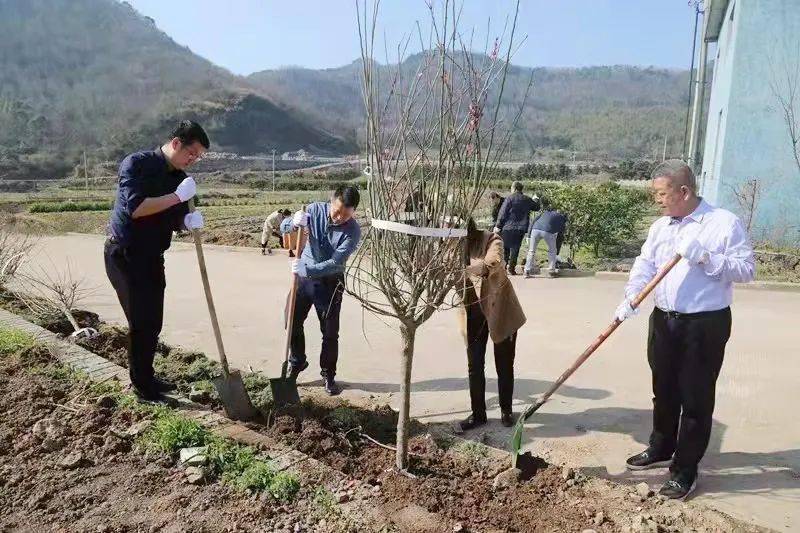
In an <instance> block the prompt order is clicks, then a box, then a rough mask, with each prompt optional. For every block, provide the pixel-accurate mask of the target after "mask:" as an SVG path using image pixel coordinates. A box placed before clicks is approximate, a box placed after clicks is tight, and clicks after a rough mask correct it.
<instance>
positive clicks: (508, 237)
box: [501, 229, 526, 268]
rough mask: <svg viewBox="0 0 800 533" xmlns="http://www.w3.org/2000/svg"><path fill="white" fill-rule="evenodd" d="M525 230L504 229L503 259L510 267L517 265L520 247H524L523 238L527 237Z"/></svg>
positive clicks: (502, 235)
mask: <svg viewBox="0 0 800 533" xmlns="http://www.w3.org/2000/svg"><path fill="white" fill-rule="evenodd" d="M525 233H526V232H525V231H523V230H505V229H504V230H503V231H502V234H501V237H502V238H503V259H505V261H506V265H508V268H514V267H515V266H517V258H518V257H519V249H520V247H522V239H523V238H525Z"/></svg>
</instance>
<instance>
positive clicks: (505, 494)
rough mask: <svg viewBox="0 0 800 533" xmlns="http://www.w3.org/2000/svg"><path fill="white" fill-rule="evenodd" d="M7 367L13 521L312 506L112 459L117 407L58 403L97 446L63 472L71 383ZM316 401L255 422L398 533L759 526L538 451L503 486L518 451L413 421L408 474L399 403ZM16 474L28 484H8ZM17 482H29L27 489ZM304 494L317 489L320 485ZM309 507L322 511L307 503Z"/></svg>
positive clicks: (200, 516)
mask: <svg viewBox="0 0 800 533" xmlns="http://www.w3.org/2000/svg"><path fill="white" fill-rule="evenodd" d="M84 346H86V347H87V348H89V349H92V350H93V351H95V352H97V353H100V354H101V355H103V356H105V357H109V358H111V359H112V360H115V361H116V362H118V363H121V364H125V363H126V361H125V332H124V330H121V329H119V328H109V327H107V326H103V325H101V326H100V336H98V337H96V338H95V339H92V340H91V341H87V342H84ZM159 354H160V357H162V359H163V360H164V361H165V363H162V364H165V365H166V364H167V363H166V362H169V365H167V366H165V367H164V368H168V369H170V370H169V372H171V374H170V375H169V376H168V377H170V378H171V379H175V380H176V381H178V382H179V383H181V384H182V386H185V385H186V384H192V383H194V384H196V383H198V381H197V380H200V381H202V380H203V379H205V377H204V376H205V375H206V374H205V373H206V372H207V371H208V367H209V365H210V362H209V361H208V360H207V359H206V358H205V356H204V355H202V354H189V353H185V352H181V351H179V350H175V349H171V348H169V347H167V346H159ZM0 374H1V375H2V376H0V391H3V392H2V393H1V394H2V398H0V412H5V413H8V415H5V414H4V415H3V417H2V420H0V426H2V429H0V449H2V450H6V451H5V452H0V459H2V461H3V466H2V469H0V495H3V496H4V497H5V494H8V495H9V496H8V497H9V498H11V501H12V505H11V507H10V510H9V511H4V510H2V509H0V530H2V529H3V527H8V528H11V529H14V528H24V526H23V525H26V522H24V521H23V518H22V517H23V516H28V515H29V514H31V513H33V514H32V516H34V518H35V520H41V523H49V522H48V521H50V520H56V519H55V518H53V516H54V515H56V514H58V513H63V514H64V517H65V518H59V520H64V522H55V523H57V524H62V523H63V524H67V523H70V524H72V523H75V521H76V520H77V521H78V522H77V523H79V524H84V523H87V524H88V525H91V524H95V523H96V524H99V522H92V520H96V519H97V518H96V517H99V516H106V515H102V514H101V512H102V513H107V516H110V517H111V518H110V520H117V522H116V523H119V524H123V523H125V520H132V521H133V522H131V523H134V524H144V523H146V524H148V525H152V524H161V523H163V524H165V526H164V527H166V526H169V525H170V524H173V525H175V526H176V527H177V525H178V524H182V525H184V526H185V525H186V523H187V522H186V520H193V521H194V522H192V524H193V525H194V526H195V527H194V528H191V527H189V528H188V530H192V531H194V530H197V529H199V527H200V526H203V527H207V530H210V531H214V530H216V529H214V528H215V527H220V526H219V524H221V523H224V522H225V520H216V521H214V520H212V519H211V517H212V516H213V515H214V513H222V515H221V516H224V517H226V518H227V517H230V520H234V518H233V517H234V516H235V515H236V514H237V511H236V510H237V509H239V510H240V512H241V513H242V516H241V517H240V518H239V519H238V522H237V524H238V525H239V526H240V527H243V528H245V529H249V528H250V526H253V525H255V524H259V525H260V526H261V525H263V523H262V522H259V520H263V517H264V516H268V517H270V518H269V519H270V520H272V518H271V517H272V516H273V515H271V514H269V513H273V514H275V517H276V518H275V519H274V520H279V519H282V520H283V521H284V522H286V523H288V522H292V521H293V520H295V518H294V517H295V516H298V515H297V514H293V513H297V512H298V509H302V508H303V507H302V506H303V504H302V501H301V502H298V503H297V504H295V505H294V506H287V507H286V509H281V510H280V511H277V510H276V509H275V508H274V505H272V504H269V502H266V503H265V502H260V500H259V502H255V503H253V502H248V503H249V505H245V504H244V503H241V495H239V494H237V493H233V492H231V491H230V490H229V489H227V488H225V487H220V486H215V487H210V486H209V487H194V486H188V487H187V486H186V484H185V481H183V480H182V478H181V473H180V471H177V470H176V469H175V468H174V467H172V466H171V463H170V462H169V461H166V462H162V463H161V464H160V466H158V470H157V472H155V473H152V474H150V475H146V473H147V472H148V471H151V472H152V471H153V469H154V468H156V467H155V466H151V462H148V461H147V460H146V459H143V458H142V457H141V456H140V455H136V453H135V451H128V450H127V449H125V448H124V447H123V448H121V451H120V452H119V454H118V456H113V457H117V458H116V459H115V460H108V459H107V458H106V455H105V452H104V450H105V449H107V448H108V445H107V443H106V440H107V439H108V436H109V435H108V432H109V429H108V428H109V427H111V426H114V425H123V426H124V425H130V424H132V423H134V422H135V421H134V420H119V419H118V418H116V417H117V416H118V415H117V414H116V413H114V412H113V411H109V410H107V409H105V410H104V409H95V408H90V409H87V410H85V411H84V410H82V409H81V410H78V412H77V413H73V412H71V411H69V410H67V411H66V412H64V411H60V412H59V416H60V417H61V418H63V419H64V421H65V423H67V424H68V426H69V428H70V434H69V436H65V437H64V438H65V439H70V442H72V443H74V445H65V448H66V449H85V450H86V454H87V459H88V460H89V462H88V463H87V466H86V467H84V468H82V469H79V471H80V472H83V473H84V474H83V475H79V474H78V473H77V472H76V471H72V470H70V471H69V472H68V473H67V474H64V473H62V472H61V471H58V467H57V466H55V465H57V461H58V460H59V457H60V456H59V453H60V452H58V451H54V452H47V451H43V449H42V448H43V445H42V443H38V442H37V441H35V439H33V438H32V437H31V436H30V428H31V427H32V425H33V424H34V423H35V422H36V421H37V420H38V419H40V418H43V417H46V416H49V415H51V413H52V412H53V409H54V404H58V403H63V402H64V398H68V397H70V395H71V394H72V392H71V391H70V390H68V389H64V387H63V386H61V387H60V389H59V386H57V384H56V386H54V384H53V383H49V382H42V380H44V379H45V378H43V377H41V376H37V377H35V378H33V377H30V376H28V375H27V374H25V373H21V372H18V371H17V370H16V369H15V368H14V367H13V366H11V367H9V366H3V367H2V368H0ZM9 376H10V377H9ZM37 380H38V381H37ZM303 396H304V398H305V400H304V402H303V404H301V405H299V406H294V407H291V408H288V409H285V410H282V411H272V412H270V413H269V415H270V416H269V420H270V421H271V422H272V423H271V424H270V425H269V426H266V425H259V424H253V425H251V427H252V428H253V429H255V430H257V431H260V432H262V433H264V434H267V435H269V436H271V437H273V438H275V439H276V440H278V441H281V442H283V443H284V444H285V445H287V446H290V447H293V448H296V449H298V450H299V451H301V452H303V453H306V454H308V455H310V456H311V457H313V458H315V459H317V460H319V461H321V462H323V463H325V464H327V465H329V466H330V467H332V468H333V469H335V470H338V471H340V472H342V473H344V474H345V475H347V476H348V477H349V478H351V479H352V480H353V483H357V484H359V485H360V486H367V487H368V488H369V490H368V498H369V502H370V505H371V506H372V507H373V508H374V509H375V510H376V512H377V513H379V515H380V516H382V517H383V520H384V521H385V523H386V524H387V527H389V528H390V529H395V528H396V529H398V530H400V531H583V530H584V529H594V530H596V531H653V532H656V531H659V532H660V531H685V530H695V531H759V528H756V527H753V526H748V525H746V524H743V523H740V522H737V521H734V520H733V519H731V518H729V517H727V516H725V515H722V514H721V513H718V512H715V511H712V510H709V509H706V508H704V507H701V506H697V505H693V504H683V503H680V502H662V501H661V500H659V499H658V498H656V497H653V496H652V495H649V496H647V497H645V498H639V497H637V496H635V492H636V491H635V489H634V487H629V486H622V485H617V484H613V483H611V482H608V481H604V480H598V479H591V478H587V477H586V476H583V475H582V474H580V473H579V472H578V473H575V472H571V471H567V470H564V469H562V468H561V467H558V466H554V465H548V464H547V463H546V462H544V461H542V460H541V459H538V458H532V457H527V462H526V463H525V468H524V469H523V470H524V471H523V472H521V473H520V475H519V476H513V475H512V476H511V477H510V478H509V477H508V476H507V475H506V474H507V473H504V474H503V476H506V477H505V478H504V479H505V480H506V481H505V482H504V483H500V484H499V485H498V484H497V483H496V482H495V478H496V476H498V474H501V473H503V472H504V470H506V469H507V467H508V456H507V455H506V454H504V453H501V454H499V455H498V454H496V453H495V452H494V451H492V450H491V449H489V448H486V447H484V446H482V445H480V444H477V443H469V442H464V441H460V440H459V439H456V438H453V437H452V436H448V435H442V436H437V437H434V436H432V435H431V434H429V433H427V432H428V431H429V430H430V428H427V427H425V426H423V425H421V424H418V423H415V424H414V425H413V427H412V435H413V438H412V441H411V447H410V451H411V455H410V465H409V469H408V472H409V473H410V474H411V476H409V475H405V474H402V473H398V472H397V471H396V470H395V469H394V452H393V451H392V450H390V449H387V448H386V446H391V445H393V444H394V439H395V432H394V428H395V424H396V417H397V415H396V413H395V412H393V411H392V410H391V409H390V408H388V407H387V406H383V407H377V408H375V407H372V408H359V407H357V406H353V405H350V404H347V403H344V402H342V401H341V400H338V399H330V398H324V399H321V398H320V397H317V396H315V395H314V394H313V393H309V391H304V392H303ZM211 403H213V402H211ZM19 406H24V407H23V408H19ZM370 438H371V439H372V440H371V439H370ZM375 441H377V442H379V443H383V444H384V446H381V445H380V444H377V443H376V442H375ZM78 444H80V446H79V447H77V448H76V446H78ZM9 454H10V456H9ZM9 461H10V463H9V464H6V463H7V462H9ZM20 469H22V470H20ZM26 469H27V470H26ZM20 471H30V472H32V475H30V476H28V477H25V478H24V479H25V482H24V484H22V483H23V482H22V479H23V478H22V477H19V479H18V478H17V477H9V476H11V475H12V473H13V472H20ZM54 472H55V473H54ZM412 476H413V477H412ZM503 476H500V477H501V478H503ZM28 478H30V481H29V480H28ZM9 479H12V480H16V481H14V482H13V483H10V484H9V482H8V480H9ZM115 480H117V481H115ZM17 486H20V487H24V489H19V490H18V489H17V488H15V487H17ZM304 490H305V493H306V494H308V493H309V489H304ZM15 491H16V492H15ZM632 493H633V494H632ZM70 494H76V495H77V496H70ZM56 495H57V496H56ZM126 495H127V496H126ZM130 495H134V496H133V497H130ZM40 497H41V501H39V498H40ZM337 497H339V498H342V499H341V500H340V502H341V501H347V498H348V497H349V496H348V493H347V492H345V493H343V494H340V495H337ZM70 498H72V499H70ZM214 498H219V501H217V500H215V499H214ZM307 498H308V496H307ZM79 499H80V500H79ZM84 499H85V502H84ZM76 501H78V502H79V503H75V502H76ZM86 502H88V503H86ZM198 502H199V503H198ZM100 505H103V506H104V507H102V508H100V507H99V506H100ZM271 505H272V506H271ZM306 505H307V506H308V502H306ZM311 507H314V506H313V505H312V506H311ZM98 509H102V511H98ZM145 509H150V510H149V511H145ZM223 509H224V510H223ZM264 513H266V515H264ZM276 513H280V514H276ZM306 513H307V514H309V515H310V514H313V513H312V511H309V510H308V509H306ZM187 514H188V515H190V516H189V517H188V518H187ZM300 516H305V515H302V513H300ZM336 516H339V515H336ZM70 520H71V522H70ZM81 520H88V522H81ZM287 520H288V522H287ZM297 520H299V518H297ZM32 523H34V522H32ZM270 523H273V522H270ZM332 524H338V526H337V527H340V528H344V527H345V526H344V525H343V524H344V522H336V521H335V520H333V518H331V520H328V521H327V522H326V524H325V527H331V525H332ZM290 525H291V524H290ZM63 527H66V526H63ZM292 527H293V525H292ZM133 530H136V529H135V528H133ZM266 530H267V531H272V530H273V529H266ZM318 530H319V531H325V529H324V528H323V529H318ZM334 530H335V531H338V530H341V529H334Z"/></svg>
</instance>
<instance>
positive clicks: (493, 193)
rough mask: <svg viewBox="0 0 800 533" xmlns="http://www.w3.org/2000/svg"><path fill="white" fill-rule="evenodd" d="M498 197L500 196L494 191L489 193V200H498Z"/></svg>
mask: <svg viewBox="0 0 800 533" xmlns="http://www.w3.org/2000/svg"><path fill="white" fill-rule="evenodd" d="M499 197H500V195H499V194H497V193H496V192H495V191H492V192H490V193H489V198H492V199H494V198H499Z"/></svg>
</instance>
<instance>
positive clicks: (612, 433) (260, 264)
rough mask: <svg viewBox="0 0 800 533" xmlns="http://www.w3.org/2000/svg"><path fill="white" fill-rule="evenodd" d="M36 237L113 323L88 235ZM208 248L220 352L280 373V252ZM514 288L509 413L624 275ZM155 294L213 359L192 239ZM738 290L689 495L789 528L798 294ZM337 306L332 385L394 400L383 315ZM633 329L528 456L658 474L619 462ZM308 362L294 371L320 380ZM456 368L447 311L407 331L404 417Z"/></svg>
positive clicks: (448, 416)
mask: <svg viewBox="0 0 800 533" xmlns="http://www.w3.org/2000/svg"><path fill="white" fill-rule="evenodd" d="M40 249H41V250H42V252H41V253H40V256H39V257H38V259H36V261H37V262H39V263H41V264H42V265H52V264H56V265H62V264H64V262H65V260H66V259H67V258H68V259H69V260H70V262H71V264H72V265H73V272H81V273H82V274H83V275H84V276H85V277H86V279H87V280H88V282H89V283H90V284H92V285H94V286H95V287H96V288H97V290H96V292H95V293H94V294H93V295H92V296H91V297H90V298H89V299H88V300H87V301H85V302H84V307H86V308H88V309H91V310H94V311H96V312H98V313H100V315H101V316H102V317H103V318H105V319H106V320H109V321H114V322H121V321H122V318H123V316H122V312H121V309H120V308H119V305H118V304H117V302H116V299H115V296H114V293H113V291H112V289H111V287H110V285H109V284H108V282H107V280H106V278H105V274H104V270H103V262H102V239H101V238H100V237H97V236H89V235H68V236H63V237H49V238H45V239H43V241H42V246H41V247H40ZM206 259H207V262H208V269H209V274H210V276H211V284H212V289H213V291H214V294H215V296H216V304H217V310H218V312H219V316H220V320H221V323H222V328H223V335H224V339H225V343H226V347H227V349H228V352H229V357H230V359H231V360H232V362H233V364H234V365H237V366H242V367H246V366H247V365H252V367H253V368H254V369H256V370H264V371H265V372H267V373H268V374H276V373H278V372H279V369H280V362H281V359H282V357H283V353H282V347H283V343H284V337H283V329H282V312H283V306H284V299H285V295H286V291H287V288H288V284H289V276H288V263H287V260H286V256H284V255H273V256H268V257H262V256H261V255H260V251H259V250H258V249H231V248H225V247H215V246H209V247H208V248H207V252H206ZM75 267H78V268H75ZM514 285H515V287H516V288H517V291H518V294H519V297H520V300H521V301H522V302H523V305H524V306H525V310H526V314H527V315H528V324H527V325H526V326H525V327H524V328H523V330H522V331H521V332H520V336H519V340H518V343H517V346H518V348H517V361H516V378H517V379H516V389H515V404H516V405H517V406H518V407H516V409H522V406H523V405H524V404H527V403H528V402H530V401H531V399H532V398H534V397H535V396H536V395H537V394H540V393H541V392H543V391H544V390H545V389H546V388H547V386H548V385H549V384H550V383H551V382H552V381H553V380H554V379H555V378H556V377H557V376H558V375H559V374H560V373H561V372H562V371H563V369H564V368H566V367H567V366H568V365H569V364H570V363H571V361H572V360H573V359H574V358H575V357H576V356H577V354H578V353H580V352H581V351H582V350H583V349H584V348H585V346H586V345H587V344H588V343H589V342H590V341H591V340H592V339H594V337H595V336H596V335H597V334H598V333H599V332H600V331H601V330H602V329H603V328H604V327H605V326H606V325H607V324H608V322H609V321H610V319H611V313H612V311H613V309H614V308H615V306H616V304H617V303H618V300H619V297H620V294H621V291H622V282H620V281H610V280H599V279H595V278H593V277H586V278H571V279H567V278H561V279H555V280H551V279H533V280H523V279H519V278H517V279H515V280H514ZM166 300H167V301H166V310H165V328H164V334H163V337H164V340H165V341H166V342H168V343H171V344H177V345H181V346H183V347H186V348H191V349H198V350H203V351H205V352H206V353H208V354H209V355H211V356H213V355H214V354H215V344H214V340H213V336H212V334H211V328H210V324H209V321H208V316H207V313H206V306H205V303H204V301H203V290H202V287H201V284H200V278H199V274H198V270H197V266H196V262H195V255H194V248H193V246H191V245H187V244H182V243H176V244H175V245H173V249H171V250H170V251H169V252H168V255H167V296H166ZM735 300H736V301H735V303H734V313H733V316H734V325H733V336H732V339H731V341H730V343H729V345H728V350H727V356H726V360H725V364H724V366H723V369H722V374H721V375H720V378H719V382H718V386H717V408H716V412H715V415H716V416H715V426H714V432H713V435H712V438H711V444H710V446H709V451H708V453H707V455H706V458H705V459H704V462H703V464H702V473H701V476H702V477H701V485H700V487H699V489H698V496H697V497H696V500H698V501H703V502H706V503H708V504H709V505H712V506H714V507H716V508H718V509H720V510H722V511H724V512H727V513H729V514H732V515H734V516H737V517H739V518H742V519H745V520H749V521H753V522H756V523H759V524H763V525H766V526H769V527H772V528H775V529H777V530H780V531H789V530H796V529H800V423H798V419H799V418H798V415H797V412H798V410H799V409H800V386H798V381H800V325H798V316H800V294H799V293H788V292H772V291H745V290H739V291H737V292H736V297H735ZM342 313H343V316H342V335H341V357H340V363H339V378H340V379H341V380H342V382H343V384H345V385H346V387H347V390H346V391H345V394H344V396H345V397H348V396H351V397H353V396H358V395H372V396H374V397H376V398H377V399H381V398H384V397H388V398H389V399H390V400H391V399H392V397H393V396H395V395H396V394H397V391H398V386H397V385H396V383H397V376H398V375H399V368H400V364H399V357H398V353H399V337H398V334H397V332H396V329H397V328H396V325H394V324H391V323H389V324H384V323H383V322H381V321H380V320H378V319H376V318H375V317H372V316H370V315H366V314H364V313H362V311H361V309H360V307H359V306H358V305H357V304H356V303H355V302H354V301H353V300H352V299H346V301H345V304H344V307H343V311H342ZM642 315H646V312H643V313H642ZM307 324H308V326H307V328H306V329H307V331H309V332H310V334H309V335H308V337H309V342H308V348H309V354H314V353H317V350H318V348H319V335H318V334H317V333H316V331H315V330H316V328H315V321H314V320H313V319H311V318H310V319H309V322H308V323H307ZM646 328H647V320H646V317H645V316H639V317H637V318H635V319H632V320H631V321H630V322H629V323H626V324H625V325H624V326H622V327H621V328H620V329H619V330H618V331H617V333H615V334H614V336H613V337H612V338H611V339H609V340H608V341H607V343H606V344H605V345H604V346H603V347H602V348H601V349H600V350H599V351H598V353H597V354H596V355H595V356H594V358H593V359H591V360H590V361H588V362H587V363H586V365H585V366H584V368H582V369H580V370H579V371H578V373H577V374H576V375H575V376H573V378H572V379H571V380H570V381H569V382H568V383H567V384H566V385H565V386H563V387H562V388H561V390H560V392H559V394H557V395H556V396H554V398H553V399H552V400H551V402H550V403H548V404H547V405H546V406H544V407H543V408H542V409H541V410H540V412H539V413H537V414H536V415H535V416H534V418H533V419H532V420H531V424H530V426H529V429H528V430H527V432H526V439H527V445H528V446H530V447H532V448H533V449H534V451H535V453H539V454H543V455H545V456H547V457H548V458H549V459H551V460H553V461H556V462H560V461H563V462H568V463H570V464H572V465H577V466H581V467H585V468H587V469H588V470H589V471H591V472H592V473H594V474H597V475H601V476H605V477H611V478H620V479H622V480H629V481H630V482H638V481H640V480H641V479H644V480H646V481H648V482H650V483H651V484H652V485H653V486H654V487H655V486H657V485H658V484H660V483H661V482H662V481H663V479H664V476H665V473H664V472H663V471H662V472H658V471H656V472H654V473H652V474H651V475H641V474H637V475H635V476H633V475H629V474H627V473H625V471H624V469H623V462H624V458H625V457H626V456H627V455H629V454H631V453H634V452H637V451H640V449H641V448H642V447H643V445H644V443H646V440H647V436H648V432H649V429H650V406H651V403H650V373H649V369H648V367H647V362H646V358H645V354H644V347H645V335H646ZM314 359H315V358H314V357H311V362H312V366H311V367H310V368H309V370H307V371H306V372H305V373H304V375H303V376H302V377H301V381H302V379H303V378H305V379H306V380H307V381H309V382H312V381H313V380H315V379H318V375H317V372H316V368H315V364H314ZM487 366H488V368H487V376H488V377H489V379H488V380H487V381H488V384H487V389H488V394H487V398H488V402H489V405H490V407H492V408H493V410H492V413H490V416H494V418H495V419H494V420H493V421H491V422H490V428H489V430H488V432H487V438H488V439H489V442H491V443H492V444H495V445H498V446H500V447H503V446H505V442H506V440H507V436H508V432H507V430H505V429H504V428H502V427H500V425H499V423H498V422H497V420H496V418H497V416H498V412H497V410H496V406H497V399H496V394H495V391H496V380H495V379H493V378H492V376H493V375H494V369H493V368H492V366H493V365H492V363H487ZM465 376H466V361H465V354H464V348H463V344H462V341H461V337H460V335H459V333H458V329H457V327H456V319H455V315H454V312H452V311H450V312H443V313H439V314H438V315H436V316H434V318H433V319H431V320H430V322H429V323H427V324H426V325H425V326H424V327H423V328H422V329H421V330H420V332H419V337H418V340H417V350H416V358H415V367H414V372H413V377H414V386H413V387H414V388H413V390H414V395H413V398H412V405H413V412H414V415H415V416H417V417H419V418H421V419H423V420H430V421H448V420H456V419H458V418H461V417H463V416H465V415H466V413H467V411H466V409H467V407H468V405H469V400H468V392H467V387H466V379H465ZM476 436H478V435H476Z"/></svg>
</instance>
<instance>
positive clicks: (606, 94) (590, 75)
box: [249, 45, 688, 157]
mask: <svg viewBox="0 0 800 533" xmlns="http://www.w3.org/2000/svg"><path fill="white" fill-rule="evenodd" d="M531 46H533V45H531ZM418 63H419V56H411V57H409V58H408V59H407V60H406V61H405V62H404V64H403V69H407V70H413V69H414V68H416V65H417V64H418ZM382 68H383V69H384V71H385V72H384V74H388V72H386V71H388V69H389V68H391V67H382ZM360 73H361V63H360V60H359V61H356V62H354V63H352V64H350V65H346V66H344V67H341V68H335V69H324V70H310V69H302V68H283V69H278V70H268V71H263V72H258V73H255V74H252V75H250V76H249V80H250V81H251V82H252V83H253V84H254V85H256V86H257V87H259V88H260V89H261V90H263V91H264V92H265V93H266V94H269V95H271V96H272V97H273V98H274V99H275V100H276V101H281V102H284V103H286V104H287V105H289V106H291V107H293V108H294V109H296V110H297V111H299V112H301V113H303V114H304V115H305V116H306V117H310V118H311V119H313V120H315V121H317V122H318V123H319V124H320V125H321V126H322V127H323V128H325V129H326V130H328V131H330V132H332V133H334V134H336V135H342V136H348V137H353V136H355V135H356V132H358V131H359V129H361V128H363V124H364V112H363V107H364V106H363V103H362V98H361V88H360ZM531 76H533V89H532V91H531V92H530V94H529V97H528V100H527V104H526V107H525V112H524V115H523V117H522V118H521V121H520V128H519V131H518V134H517V136H516V139H515V143H514V152H515V154H516V155H517V156H521V157H524V156H529V155H530V154H531V153H532V152H533V151H535V150H536V149H537V148H564V149H569V150H576V151H580V152H588V153H590V154H594V155H609V156H612V157H638V156H645V155H652V154H653V153H654V151H655V150H658V151H659V153H660V151H661V150H662V149H663V143H664V135H665V133H666V135H667V141H668V143H669V144H670V146H671V147H673V149H679V148H680V145H681V144H682V141H683V129H684V117H685V110H686V104H687V101H688V88H687V85H688V73H687V72H686V71H673V70H665V69H657V68H641V67H632V66H609V67H587V68H535V69H531V68H525V67H518V66H514V67H512V68H510V69H509V77H508V80H507V83H506V99H505V103H506V106H505V107H506V114H507V115H509V116H510V115H512V114H513V112H514V110H515V109H516V108H518V107H519V104H520V101H521V99H522V97H523V95H524V92H525V89H526V87H527V84H528V82H529V80H530V78H531ZM384 78H389V76H388V75H384Z"/></svg>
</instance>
